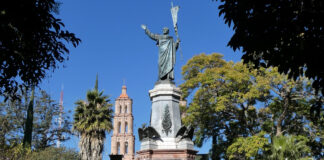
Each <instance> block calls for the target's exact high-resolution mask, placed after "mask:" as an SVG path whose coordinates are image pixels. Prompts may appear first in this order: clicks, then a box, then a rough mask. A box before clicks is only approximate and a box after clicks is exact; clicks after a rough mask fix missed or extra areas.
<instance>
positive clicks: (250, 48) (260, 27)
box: [219, 0, 324, 93]
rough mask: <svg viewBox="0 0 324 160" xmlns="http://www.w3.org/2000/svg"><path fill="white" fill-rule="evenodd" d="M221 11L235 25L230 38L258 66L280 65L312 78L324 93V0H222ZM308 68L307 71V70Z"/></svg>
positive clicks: (292, 73) (283, 69)
mask: <svg viewBox="0 0 324 160" xmlns="http://www.w3.org/2000/svg"><path fill="white" fill-rule="evenodd" d="M220 1H221V5H220V6H219V9H220V12H219V15H220V16H223V17H224V20H225V23H226V24H228V25H229V26H231V25H232V27H233V29H234V35H233V36H232V38H231V40H230V41H229V42H228V45H229V46H230V47H232V48H233V50H237V49H241V48H242V50H243V52H244V55H243V57H242V59H244V61H245V62H253V63H254V64H255V66H256V67H259V66H264V67H265V66H266V67H270V66H273V67H278V71H279V72H280V73H285V74H288V75H289V77H293V78H295V79H296V78H297V77H298V76H301V75H304V74H305V75H306V77H308V78H310V79H313V80H314V81H313V86H314V87H315V88H317V89H319V90H322V93H324V90H323V87H324V63H323V62H322V58H321V57H322V54H323V52H324V45H323V43H324V38H323V36H324V30H323V27H324V21H323V20H322V19H323V17H324V12H323V8H324V3H323V2H322V1H321V0H311V1H309V0H290V1H288V0H285V1H276V0H258V1H250V0H231V1H226V0H220ZM304 70H306V72H304Z"/></svg>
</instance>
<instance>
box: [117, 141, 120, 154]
mask: <svg viewBox="0 0 324 160" xmlns="http://www.w3.org/2000/svg"><path fill="white" fill-rule="evenodd" d="M117 154H120V143H119V142H117Z"/></svg>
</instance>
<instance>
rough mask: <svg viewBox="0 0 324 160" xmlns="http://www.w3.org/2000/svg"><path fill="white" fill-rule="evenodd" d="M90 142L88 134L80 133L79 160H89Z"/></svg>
mask: <svg viewBox="0 0 324 160" xmlns="http://www.w3.org/2000/svg"><path fill="white" fill-rule="evenodd" d="M90 144H91V139H90V136H89V135H87V134H85V133H81V137H80V141H79V147H80V158H81V160H90V158H91V149H90Z"/></svg>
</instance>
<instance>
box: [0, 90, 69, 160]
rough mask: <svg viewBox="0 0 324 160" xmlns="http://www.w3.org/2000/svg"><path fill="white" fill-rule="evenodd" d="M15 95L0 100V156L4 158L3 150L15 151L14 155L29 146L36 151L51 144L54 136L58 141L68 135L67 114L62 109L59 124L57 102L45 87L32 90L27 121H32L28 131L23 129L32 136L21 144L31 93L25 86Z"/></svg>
mask: <svg viewBox="0 0 324 160" xmlns="http://www.w3.org/2000/svg"><path fill="white" fill-rule="evenodd" d="M17 96H19V98H18V99H9V100H8V101H6V102H2V103H0V122H1V123H0V159H4V157H1V156H5V155H6V153H8V154H10V155H11V156H14V155H15V153H16V152H17V156H18V155H21V154H19V153H27V151H28V150H29V151H30V148H32V149H33V150H34V151H40V150H43V149H45V148H48V147H50V146H53V145H54V144H55V143H56V141H57V140H58V139H60V141H62V142H63V141H65V140H67V139H69V136H68V135H69V134H70V133H71V131H70V130H71V122H70V121H69V117H67V116H66V114H65V113H63V114H62V118H63V119H64V121H63V122H62V125H61V127H59V125H58V123H57V119H58V117H59V114H60V109H59V106H58V105H57V104H56V103H55V101H53V100H52V98H51V97H50V96H49V95H48V94H47V93H46V92H45V91H39V92H36V91H35V94H34V103H33V112H34V113H33V121H32V123H31V124H29V125H32V132H31V133H27V134H28V135H29V136H31V137H32V139H31V143H30V142H29V143H28V145H27V146H26V145H25V146H24V147H23V145H22V144H23V141H24V137H27V136H26V127H25V126H26V123H27V113H28V108H29V106H30V104H31V103H30V102H31V101H32V99H33V97H32V96H31V93H30V91H28V90H24V91H21V92H19V93H17ZM29 138H30V137H29ZM18 152H19V153H18ZM6 158H8V157H6ZM13 159H16V158H13ZM17 159H19V158H17Z"/></svg>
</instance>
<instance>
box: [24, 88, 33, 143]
mask: <svg viewBox="0 0 324 160" xmlns="http://www.w3.org/2000/svg"><path fill="white" fill-rule="evenodd" d="M34 92H35V88H34V87H33V89H32V95H31V98H30V101H29V104H28V109H27V119H26V122H25V132H24V140H23V145H24V147H29V148H30V147H31V142H32V135H33V119H34V94H35V93H34Z"/></svg>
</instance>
